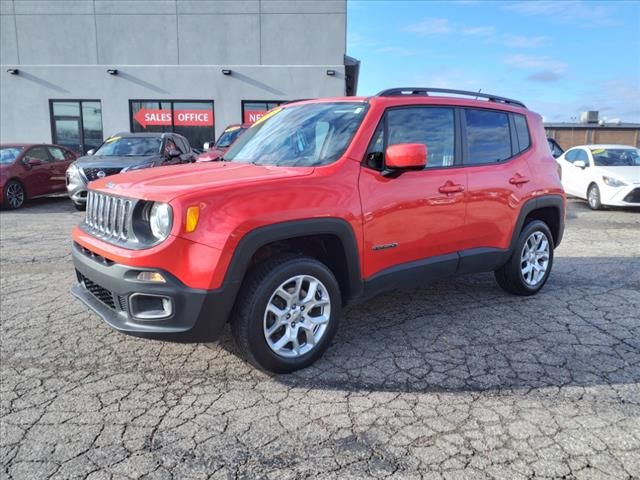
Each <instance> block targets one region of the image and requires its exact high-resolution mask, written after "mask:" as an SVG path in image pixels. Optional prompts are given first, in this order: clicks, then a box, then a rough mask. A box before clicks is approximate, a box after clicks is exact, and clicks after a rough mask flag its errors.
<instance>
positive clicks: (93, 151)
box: [87, 148, 96, 156]
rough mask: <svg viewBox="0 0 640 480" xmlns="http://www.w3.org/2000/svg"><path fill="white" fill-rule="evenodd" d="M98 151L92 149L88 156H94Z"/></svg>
mask: <svg viewBox="0 0 640 480" xmlns="http://www.w3.org/2000/svg"><path fill="white" fill-rule="evenodd" d="M94 153H96V151H95V150H94V149H93V148H92V149H90V150H89V151H88V152H87V155H89V156H92V155H93V154H94Z"/></svg>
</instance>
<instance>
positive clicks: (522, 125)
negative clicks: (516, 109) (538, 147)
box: [513, 113, 531, 152]
mask: <svg viewBox="0 0 640 480" xmlns="http://www.w3.org/2000/svg"><path fill="white" fill-rule="evenodd" d="M513 123H514V124H515V126H516V136H517V137H518V138H517V140H518V152H524V151H525V150H526V149H527V148H529V146H530V145H531V140H530V139H529V126H528V125H527V118H526V117H525V116H524V115H520V114H518V113H515V114H513Z"/></svg>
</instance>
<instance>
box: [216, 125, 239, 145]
mask: <svg viewBox="0 0 640 480" xmlns="http://www.w3.org/2000/svg"><path fill="white" fill-rule="evenodd" d="M245 130H246V128H241V127H233V128H230V129H229V130H225V131H224V132H222V135H220V138H219V139H218V142H217V143H216V147H220V148H227V147H228V146H229V145H231V144H232V143H233V142H234V141H235V140H236V138H238V135H240V134H241V133H242V132H244V131H245Z"/></svg>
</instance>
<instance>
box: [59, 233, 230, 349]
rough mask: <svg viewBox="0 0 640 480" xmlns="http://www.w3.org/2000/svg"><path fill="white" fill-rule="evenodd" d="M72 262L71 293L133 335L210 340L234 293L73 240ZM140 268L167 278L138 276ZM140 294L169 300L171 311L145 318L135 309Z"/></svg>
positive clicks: (222, 318)
mask: <svg viewBox="0 0 640 480" xmlns="http://www.w3.org/2000/svg"><path fill="white" fill-rule="evenodd" d="M72 257H73V263H74V265H75V269H76V275H77V277H78V283H77V284H76V285H75V286H74V287H73V288H72V290H71V292H72V294H73V295H74V296H75V297H76V298H78V299H79V300H80V301H82V302H83V303H84V304H85V305H87V306H88V307H89V308H90V309H92V310H93V311H94V312H95V313H97V314H98V315H99V316H100V317H101V318H102V319H103V320H104V321H105V322H107V323H108V324H109V325H110V326H111V327H113V328H115V329H116V330H119V331H121V332H124V333H128V334H131V335H136V336H141V337H147V338H156V339H162V340H175V341H194V342H209V341H213V340H215V339H216V338H217V337H218V336H219V334H220V332H221V331H222V329H223V327H224V324H225V323H226V322H227V318H228V317H229V314H230V311H231V308H232V306H233V300H234V298H233V297H234V296H233V295H231V294H230V293H229V292H228V291H225V289H224V288H220V289H217V290H199V289H194V288H189V287H187V286H185V285H184V284H183V283H182V282H180V281H179V280H178V279H177V278H175V277H174V276H173V275H171V274H170V273H168V272H166V271H162V270H154V269H151V268H139V267H129V266H126V265H122V264H118V263H113V262H110V261H108V260H107V259H104V258H103V257H100V256H98V255H96V254H92V252H90V251H88V250H87V249H85V248H83V247H82V246H80V245H79V244H76V243H74V244H73V247H72ZM141 271H157V272H160V273H161V274H162V275H163V276H164V278H165V279H166V283H151V282H144V281H140V280H137V275H138V273H139V272H141ZM134 294H143V295H149V296H156V297H165V298H169V299H170V300H171V304H172V309H171V315H170V316H167V318H165V319H162V320H145V319H141V318H137V317H136V316H135V314H134V311H133V308H132V302H131V298H132V297H131V296H132V295H134Z"/></svg>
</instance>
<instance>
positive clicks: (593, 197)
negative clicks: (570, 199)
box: [588, 187, 600, 208]
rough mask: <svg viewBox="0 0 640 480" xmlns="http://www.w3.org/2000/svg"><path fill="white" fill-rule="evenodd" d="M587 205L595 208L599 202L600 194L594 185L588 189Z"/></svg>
mask: <svg viewBox="0 0 640 480" xmlns="http://www.w3.org/2000/svg"><path fill="white" fill-rule="evenodd" d="M588 200H589V206H590V207H591V208H596V207H597V206H598V203H599V202H600V195H599V194H598V189H597V188H596V187H591V188H590V189H589V198H588Z"/></svg>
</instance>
